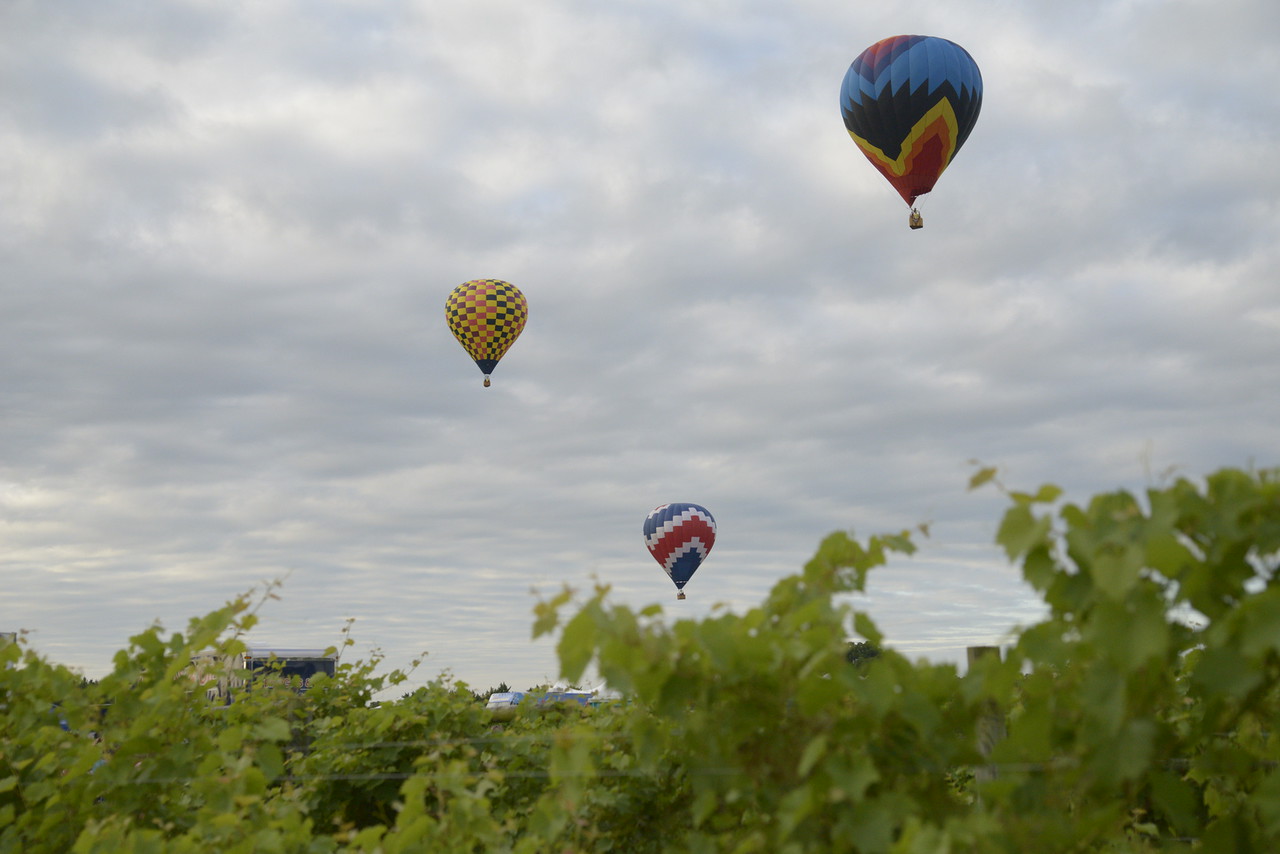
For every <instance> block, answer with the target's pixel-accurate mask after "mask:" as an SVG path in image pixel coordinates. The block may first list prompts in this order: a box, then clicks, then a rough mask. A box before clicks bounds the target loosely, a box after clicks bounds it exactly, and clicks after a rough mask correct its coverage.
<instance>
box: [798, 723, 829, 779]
mask: <svg viewBox="0 0 1280 854" xmlns="http://www.w3.org/2000/svg"><path fill="white" fill-rule="evenodd" d="M826 752H827V736H826V734H825V733H824V734H822V735H819V736H817V737H816V738H813V739H811V740H810V741H809V743H808V744H807V745H805V748H804V753H802V754H801V755H800V766H799V767H798V768H797V769H796V773H798V774H799V775H800V776H801V777H807V776H808V775H809V772H810V771H812V770H813V766H814V765H815V764H817V762H818V760H819V759H821V758H822V757H823V755H824V754H825V753H826Z"/></svg>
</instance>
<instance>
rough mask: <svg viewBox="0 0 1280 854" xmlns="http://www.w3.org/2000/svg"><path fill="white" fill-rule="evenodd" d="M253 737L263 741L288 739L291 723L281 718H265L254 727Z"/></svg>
mask: <svg viewBox="0 0 1280 854" xmlns="http://www.w3.org/2000/svg"><path fill="white" fill-rule="evenodd" d="M253 737H254V738H255V739H259V740H261V741H288V740H289V724H288V723H287V722H285V721H283V720H281V719H280V718H264V719H263V720H261V721H259V722H258V724H257V726H255V727H254V728H253Z"/></svg>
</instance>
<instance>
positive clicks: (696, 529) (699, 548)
mask: <svg viewBox="0 0 1280 854" xmlns="http://www.w3.org/2000/svg"><path fill="white" fill-rule="evenodd" d="M715 543H716V520H715V519H713V518H712V517H711V514H710V513H709V512H708V511H707V508H705V507H700V506H699V505H697V504H687V503H679V504H663V505H662V506H661V507H657V508H654V510H653V512H651V513H650V514H649V515H648V517H646V518H645V520H644V544H645V545H646V546H648V547H649V553H650V554H651V555H653V559H654V560H656V561H657V562H658V563H659V564H661V565H662V569H663V570H664V571H665V572H666V573H667V575H669V576H670V577H671V580H672V581H673V582H675V585H676V589H678V590H682V589H684V586H685V585H686V584H688V583H689V579H690V578H692V577H693V574H694V572H696V571H697V569H698V567H699V566H700V565H701V564H702V561H703V560H705V559H706V557H707V554H708V553H709V552H710V551H711V547H712V546H714V545H715Z"/></svg>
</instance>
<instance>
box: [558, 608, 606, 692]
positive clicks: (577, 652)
mask: <svg viewBox="0 0 1280 854" xmlns="http://www.w3.org/2000/svg"><path fill="white" fill-rule="evenodd" d="M594 604H595V603H592V605H594ZM592 605H589V606H587V607H586V608H584V609H583V610H581V611H579V612H578V614H577V615H576V616H574V617H573V619H571V620H569V622H568V623H566V624H565V627H564V634H562V635H561V636H560V643H559V644H557V646H556V652H557V653H558V654H559V656H560V674H561V676H563V677H564V678H565V679H568V680H569V681H570V682H577V681H578V679H579V678H581V676H582V672H583V671H584V670H586V668H587V665H588V664H589V663H590V662H591V657H592V656H593V655H594V654H595V651H596V638H597V636H598V631H597V629H596V614H597V611H598V609H597V608H595V607H592Z"/></svg>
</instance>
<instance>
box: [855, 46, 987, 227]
mask: <svg viewBox="0 0 1280 854" xmlns="http://www.w3.org/2000/svg"><path fill="white" fill-rule="evenodd" d="M981 109H982V74H981V72H979V71H978V65H977V63H975V62H974V61H973V57H971V56H969V52H968V51H966V50H965V49H964V48H962V47H960V45H958V44H956V43H955V42H950V41H947V40H946V39H940V38H935V37H933V36H893V37H892V38H887V39H883V40H881V41H878V42H876V43H875V44H873V45H872V46H871V47H869V48H867V49H866V50H864V51H863V52H862V53H861V54H859V55H858V58H857V59H855V60H854V61H853V64H852V65H850V66H849V70H848V72H846V73H845V75H844V83H843V84H841V86H840V112H841V113H842V114H843V115H844V126H845V128H847V129H848V131H849V135H850V136H851V137H853V141H854V142H855V143H857V145H858V148H860V149H862V153H863V154H865V155H866V156H867V159H868V160H870V161H871V163H872V165H873V166H875V167H876V168H877V169H879V170H880V173H881V174H882V175H884V177H885V178H887V179H889V183H890V184H892V185H893V188H894V189H895V190H897V191H898V193H899V195H901V196H902V198H903V199H905V200H906V202H907V204H908V205H911V219H910V225H911V227H912V228H920V227H921V226H922V225H923V220H922V218H921V217H920V212H919V211H918V210H916V208H915V202H916V199H917V198H919V197H920V196H923V195H924V194H925V193H927V192H929V191H930V190H932V189H933V185H934V183H935V182H936V181H937V180H938V176H939V175H941V174H942V170H944V169H946V168H947V166H948V164H950V163H951V159H952V158H953V157H955V155H956V152H957V151H959V150H960V146H962V145H964V142H965V140H966V139H968V138H969V133H970V131H972V130H973V125H974V123H975V122H976V121H977V120H978V111H979V110H981Z"/></svg>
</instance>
